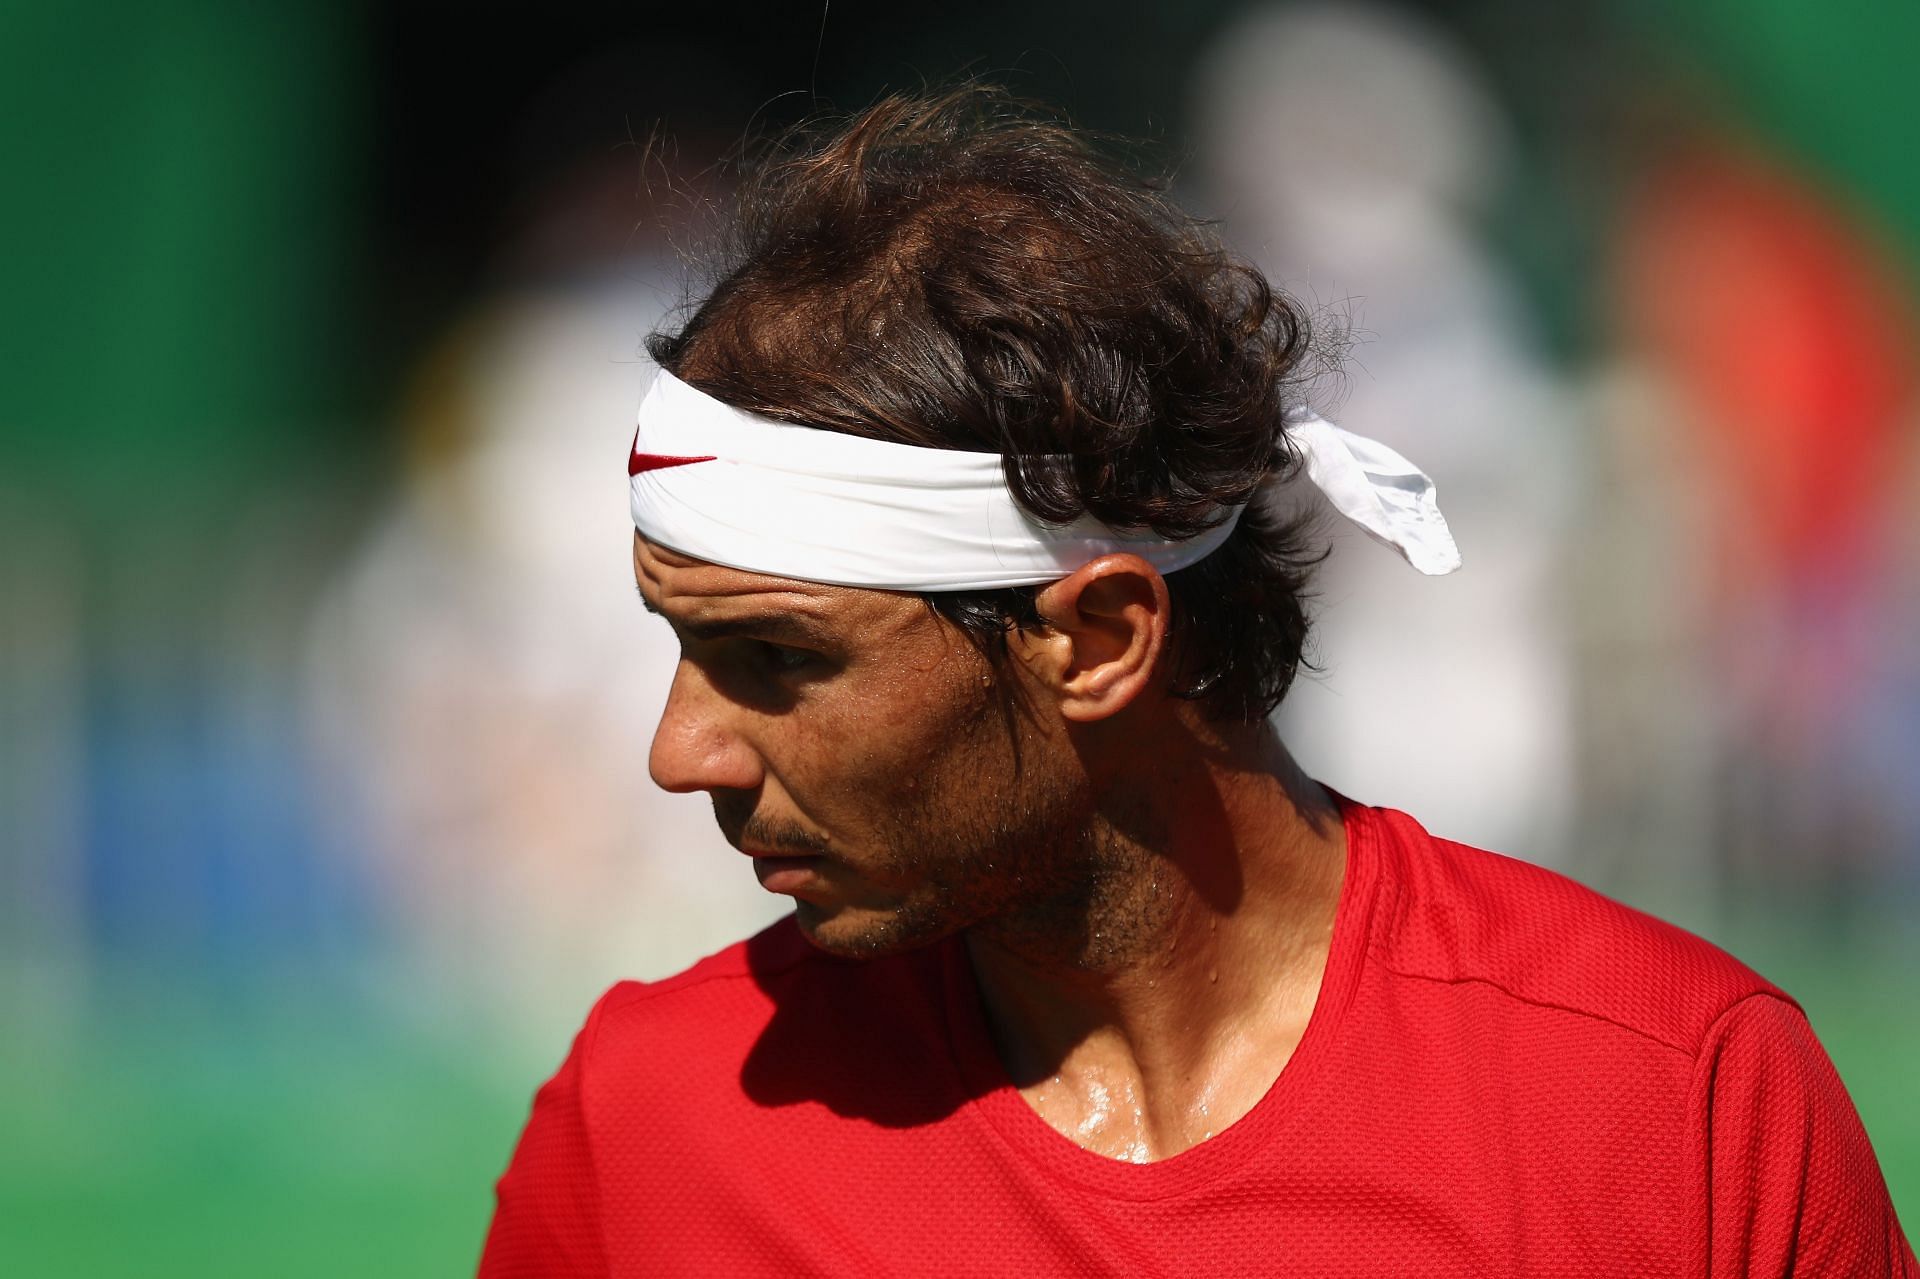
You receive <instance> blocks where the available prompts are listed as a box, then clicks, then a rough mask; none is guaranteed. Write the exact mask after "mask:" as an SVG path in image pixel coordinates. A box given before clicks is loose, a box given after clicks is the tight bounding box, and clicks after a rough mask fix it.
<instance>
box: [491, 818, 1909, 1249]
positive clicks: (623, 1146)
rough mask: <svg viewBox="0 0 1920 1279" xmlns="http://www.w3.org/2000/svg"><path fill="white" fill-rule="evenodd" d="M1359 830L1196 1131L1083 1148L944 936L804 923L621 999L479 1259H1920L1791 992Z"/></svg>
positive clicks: (1486, 856)
mask: <svg viewBox="0 0 1920 1279" xmlns="http://www.w3.org/2000/svg"><path fill="white" fill-rule="evenodd" d="M1345 819H1346V825H1347V831H1348V836H1349V840H1348V844H1349V857H1348V864H1347V873H1346V880H1345V883H1344V885H1343V888H1342V892H1341V899H1340V905H1339V911H1338V914H1337V917H1336V921H1335V926H1334V937H1333V946H1332V951H1331V954H1330V955H1329V958H1328V963H1327V971H1326V975H1325V977H1324V979H1323V981H1322V985H1321V991H1320V996H1319V1000H1318V1002H1317V1004H1316V1005H1315V1008H1314V1012H1313V1017H1312V1020H1311V1022H1310V1023H1309V1025H1308V1028H1307V1031H1306V1033H1305V1036H1304V1037H1303V1038H1302V1040H1301V1042H1300V1045H1299V1047H1298V1049H1297V1050H1296V1051H1295V1053H1294V1056H1293V1057H1292V1058H1291V1059H1290V1060H1289V1061H1288V1062H1287V1065H1286V1068H1285V1069H1284V1070H1283V1071H1282V1072H1281V1074H1280V1077H1279V1079H1278V1081H1277V1082H1276V1083H1275V1084H1274V1085H1273V1088H1272V1090H1271V1091H1270V1092H1269V1093H1268V1094H1267V1095H1266V1096H1265V1097H1264V1098H1263V1099H1262V1100H1261V1102H1260V1104H1259V1105H1258V1106H1256V1107H1255V1108H1254V1109H1253V1111H1252V1112H1251V1113H1249V1114H1248V1115H1247V1116H1246V1117H1245V1118H1243V1119H1242V1120H1240V1122H1238V1123H1236V1124H1234V1125H1233V1126H1231V1127H1230V1128H1228V1129H1227V1130H1226V1131H1224V1132H1222V1133H1220V1134H1218V1135H1217V1136H1215V1137H1214V1138H1212V1139H1211V1140H1209V1141H1206V1142H1203V1143H1202V1144H1200V1145H1199V1146H1196V1147H1194V1148H1193V1149H1191V1150H1189V1151H1186V1152H1184V1153H1182V1154H1180V1155H1177V1156H1175V1157H1174V1158H1171V1159H1166V1160H1162V1161H1160V1162H1158V1163H1153V1164H1145V1165H1134V1164H1127V1163H1122V1162H1119V1161H1116V1160H1111V1159H1107V1158H1104V1157H1102V1156H1098V1155H1094V1154H1091V1153H1089V1152H1087V1151H1085V1150H1082V1149H1080V1148H1079V1147H1078V1146H1076V1145H1074V1144H1073V1143H1072V1142H1071V1141H1070V1140H1068V1139H1067V1138H1066V1137H1064V1136H1062V1135H1060V1134H1059V1133H1057V1132H1055V1131H1054V1130H1053V1129H1052V1128H1050V1127H1048V1126H1047V1124H1046V1123H1045V1122H1044V1121H1043V1120H1041V1119H1040V1118H1039V1116H1037V1115H1036V1114H1035V1113H1034V1112H1033V1111H1032V1110H1031V1109H1030V1108H1029V1107H1028V1106H1027V1104H1026V1102H1025V1101H1024V1100H1023V1099H1022V1098H1021V1096H1020V1094H1019V1093H1018V1092H1017V1091H1015V1090H1014V1089H1013V1088H1012V1087H1011V1086H1010V1085H1009V1084H1008V1083H1007V1080H1006V1077H1005V1074H1004V1073H1003V1072H1002V1071H1001V1069H1000V1066H999V1063H998V1061H997V1060H996V1059H995V1057H994V1054H993V1050H992V1048H991V1046H990V1043H989V1040H988V1038H987V1033H986V1029H985V1025H984V1021H983V1018H982V1014H981V1012H980V1008H979V1001H978V997H977V994H976V992H975V990H974V987H973V985H972V978H971V973H970V970H969V968H968V966H967V963H966V959H965V955H964V951H963V950H962V948H961V947H960V946H959V945H958V944H957V943H949V944H946V945H942V946H937V947H933V948H931V949H928V950H925V951H921V952H917V953H914V954H909V955H902V956H898V957H894V958H889V959H884V960H876V961H872V962H868V963H850V962H846V961H841V960H836V959H832V958H829V957H827V956H824V955H822V954H819V953H818V952H816V951H814V950H813V949H812V948H811V947H809V946H808V945H807V943H806V942H805V940H804V939H803V938H801V937H800V935H799V933H798V932H797V931H796V930H795V929H794V927H793V926H792V924H791V923H790V922H787V923H781V924H778V925H776V926H774V927H773V928H770V929H768V930H767V931H766V932H764V933H761V934H760V935H759V936H758V937H755V938H753V939H752V940H751V941H749V942H746V943H744V944H742V945H739V946H735V947H733V948H731V949H729V950H726V951H723V952H722V953H720V954H718V955H715V956H713V957H712V958H710V959H707V960H704V961H702V962H701V963H699V964H697V965H695V966H694V967H693V968H692V969H690V970H688V971H687V972H685V973H682V974H680V975H679V976H677V977H673V978H670V979H668V980H665V981H661V982H656V983H651V984H641V983H634V982H626V983H622V984H620V985H618V986H615V987H614V988H613V989H612V990H611V991H609V992H608V993H607V995H606V996H605V997H604V998H602V999H601V1001H600V1003H599V1004H598V1005H597V1006H596V1007H595V1009H594V1010H593V1013H592V1015H591V1016H590V1018H589V1020H588V1022H587V1026H586V1028H585V1030H583V1031H582V1032H581V1034H580V1036H579V1038H578V1039H577V1040H576V1041H575V1043H574V1048H573V1052H572V1054H571V1055H570V1056H569V1057H568V1058H567V1061H566V1064H565V1065H563V1066H562V1067H561V1069H560V1073H559V1074H557V1075H556V1076H554V1078H553V1080H552V1081H551V1082H549V1083H548V1084H547V1085H546V1086H545V1087H544V1088H542V1089H541V1090H540V1093H539V1095H538V1096H537V1097H536V1098H535V1101H534V1108H533V1116H532V1118H531V1120H530V1121H529V1122H528V1124H527V1129H526V1132H525V1134H524V1135H523V1136H522V1138H521V1140H520V1146H519V1148H518V1150H517V1151H516V1152H515V1154H514V1157H513V1162H512V1164H511V1166H510V1167H509V1168H508V1170H507V1173H506V1175H505V1176H504V1177H502V1178H501V1180H500V1183H499V1186H498V1198H499V1206H498V1210H497V1212H496V1214H495V1217H494V1221H493V1227H492V1230H491V1232H490V1234H489V1235H488V1239H487V1245H486V1252H485V1255H484V1257H483V1259H482V1261H481V1267H480V1271H481V1274H482V1275H483V1276H485V1277H486V1279H512V1277H513V1276H571V1275H727V1276H754V1275H800V1274H818V1275H856V1276H858V1275H1021V1276H1033V1275H1203V1274H1204V1275H1215V1274H1218V1275H1235V1274H1268V1273H1289V1274H1306V1275H1355V1276H1361V1275H1364V1276H1368V1277H1369V1279H1372V1277H1375V1276H1379V1275H1401V1274H1418V1275H1505V1274H1525V1275H1536V1276H1560V1275H1566V1276H1573V1275H1580V1276H1591V1275H1601V1274H1608V1275H1614V1274H1621V1275H1624V1274H1631V1275H1636V1276H1657V1275H1685V1276H1712V1277H1716V1279H1717V1277H1720V1276H1734V1275H1741V1276H1785V1275H1789V1274H1792V1275H1797V1276H1826V1275H1848V1276H1878V1275H1900V1276H1909V1277H1911V1276H1914V1275H1916V1273H1920V1267H1916V1265H1915V1262H1914V1254H1913V1251H1912V1249H1911V1248H1910V1247H1909V1246H1908V1245H1907V1243H1906V1241H1905V1239H1904V1238H1903V1237H1902V1235H1901V1233H1900V1227H1899V1224H1898V1222H1897V1221H1896V1220H1895V1218H1894V1213H1893V1208H1892V1205H1891V1203H1890V1202H1889V1200H1888V1198H1887V1191H1886V1186H1885V1183H1884V1181H1883V1180H1882V1178H1881V1175H1880V1170H1879V1167H1878V1165H1877V1164H1876V1163H1875V1160H1874V1157H1873V1151H1872V1149H1871V1147H1870V1146H1869V1145H1868V1143H1867V1137H1866V1134H1865V1132H1864V1131H1862V1129H1861V1127H1860V1122H1859V1119H1858V1118H1857V1117H1856V1116H1855V1114H1854V1110H1853V1106H1852V1104H1851V1102H1849V1101H1848V1099H1847V1095H1846V1092H1845V1090H1844V1089H1843V1088H1842V1087H1841V1085H1840V1081H1839V1079H1838V1078H1837V1077H1836V1076H1835V1075H1834V1072H1833V1068H1832V1066H1831V1065H1830V1064H1829V1063H1828V1061H1827V1058H1826V1055H1825V1053H1824V1052H1823V1051H1822V1050H1821V1048H1820V1046H1819V1044H1818V1043H1817V1042H1816V1041H1815V1039H1814V1037H1813V1035H1812V1033H1811V1031H1810V1030H1809V1029H1808V1028H1807V1023H1806V1019H1805V1018H1804V1016H1803V1015H1802V1014H1801V1011H1800V1009H1799V1008H1798V1007H1797V1006H1796V1005H1795V1004H1794V1003H1793V1001H1792V1000H1790V999H1788V998H1787V997H1786V996H1785V995H1783V994H1782V993H1781V992H1779V991H1778V990H1776V989H1775V988H1773V987H1772V986H1770V985H1768V984H1767V983H1766V982H1765V981H1763V980H1762V979H1760V978H1759V977H1757V976H1755V975H1754V974H1753V973H1752V972H1750V971H1749V970H1748V969H1746V968H1745V967H1743V966H1742V965H1740V964H1739V963H1738V962H1736V961H1735V960H1733V959H1731V958H1730V957H1728V956H1727V955H1725V954H1724V953H1722V952H1721V951H1719V950H1716V949H1715V948H1714V947H1712V946H1710V945H1708V944H1707V943H1706V942H1703V941H1701V940H1700V939H1698V938H1696V937H1693V936H1691V935H1689V934H1687V933H1684V932H1681V931H1680V930H1678V929H1675V928H1672V927H1670V926H1668V925H1666V924H1663V923H1660V922H1659V921H1657V920H1654V919H1652V918H1649V917H1648V916H1645V915H1642V914H1639V913H1637V912H1635V911H1632V910H1629V909H1628V908H1626V907H1624V906H1621V905H1618V904H1617V903H1614V902H1611V901H1609V900H1607V899H1606V898H1603V897H1601V896H1599V895H1597V894H1595V893H1592V892H1590V891H1588V890H1586V889H1584V888H1581V887H1580V886H1578V885H1577V884H1574V883H1573V882H1571V881H1570V880H1567V879H1565V878H1563V877H1561V876H1559V875H1556V874H1553V873H1552V872H1550V871H1547V870H1543V869H1541V868H1539V867H1535V866H1531V865H1528V864H1526V863H1523V862H1518V861H1513V860H1510V859H1508V858H1504V857H1500V856H1497V855H1495V854H1492V853H1486V852H1481V851H1479V850H1476V849H1471V848H1466V847H1463V846H1461V845H1458V844H1452V843H1448V842H1446V841H1443V840H1437V839H1434V838H1432V837H1431V836H1429V835H1428V834H1427V833H1426V832H1425V831H1423V830H1422V829H1420V827H1419V826H1418V825H1416V824H1415V823H1414V822H1413V821H1412V820H1411V819H1410V818H1408V817H1406V816H1405V815H1404V814H1400V813H1394V812H1391V811H1387V810H1383V809H1367V808H1362V807H1359V806H1357V805H1348V806H1346V807H1345Z"/></svg>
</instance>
